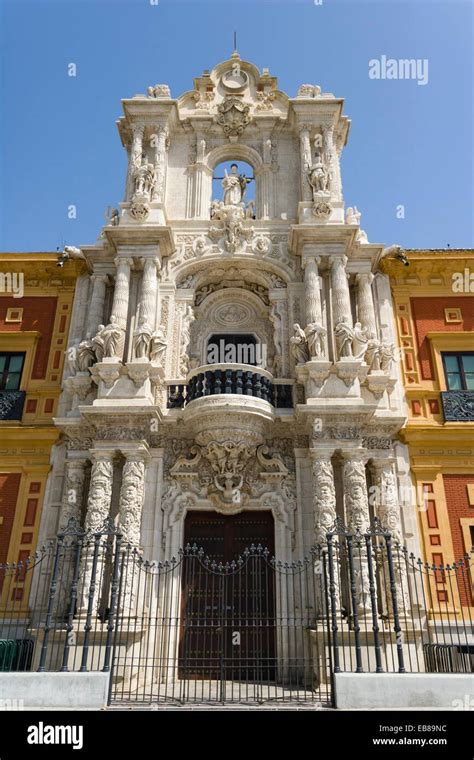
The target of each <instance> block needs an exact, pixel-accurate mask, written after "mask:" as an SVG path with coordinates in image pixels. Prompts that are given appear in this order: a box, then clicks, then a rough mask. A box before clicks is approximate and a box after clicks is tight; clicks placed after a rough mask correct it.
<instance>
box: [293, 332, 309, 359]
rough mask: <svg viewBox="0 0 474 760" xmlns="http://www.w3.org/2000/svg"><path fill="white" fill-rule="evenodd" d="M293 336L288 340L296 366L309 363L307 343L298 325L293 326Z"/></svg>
mask: <svg viewBox="0 0 474 760" xmlns="http://www.w3.org/2000/svg"><path fill="white" fill-rule="evenodd" d="M293 330H294V335H293V337H292V338H290V349H291V353H292V354H293V356H294V358H295V360H296V363H297V364H306V362H307V361H309V351H308V342H307V340H306V335H305V332H304V330H303V329H302V328H301V327H300V325H299V324H298V323H295V324H294V325H293Z"/></svg>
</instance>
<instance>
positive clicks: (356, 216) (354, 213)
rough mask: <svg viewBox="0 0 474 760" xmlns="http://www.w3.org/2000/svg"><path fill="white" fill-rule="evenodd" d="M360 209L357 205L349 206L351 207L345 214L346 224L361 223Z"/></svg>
mask: <svg viewBox="0 0 474 760" xmlns="http://www.w3.org/2000/svg"><path fill="white" fill-rule="evenodd" d="M361 216H362V215H361V213H360V211H358V210H357V206H354V208H352V206H349V208H348V209H347V211H346V216H345V222H346V224H360V217H361Z"/></svg>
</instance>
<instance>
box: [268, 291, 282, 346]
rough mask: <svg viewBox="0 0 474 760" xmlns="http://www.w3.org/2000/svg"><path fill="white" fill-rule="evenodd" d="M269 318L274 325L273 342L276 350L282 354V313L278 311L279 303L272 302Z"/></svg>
mask: <svg viewBox="0 0 474 760" xmlns="http://www.w3.org/2000/svg"><path fill="white" fill-rule="evenodd" d="M269 318H270V322H271V323H272V325H273V343H274V344H275V351H276V353H277V354H278V355H279V356H281V315H280V312H279V311H278V304H276V303H273V304H272V308H271V310H270V316H269Z"/></svg>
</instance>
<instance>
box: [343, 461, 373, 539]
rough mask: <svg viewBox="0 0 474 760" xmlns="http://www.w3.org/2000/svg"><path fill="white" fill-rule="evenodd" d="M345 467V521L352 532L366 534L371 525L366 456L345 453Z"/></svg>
mask: <svg viewBox="0 0 474 760" xmlns="http://www.w3.org/2000/svg"><path fill="white" fill-rule="evenodd" d="M343 456H344V466H343V481H344V507H345V514H344V517H345V521H346V524H347V527H348V528H349V530H351V531H354V532H355V531H360V532H361V533H366V531H367V530H368V528H369V525H370V514H369V495H368V492H367V479H366V473H365V461H366V454H365V453H364V452H345V453H344V455H343Z"/></svg>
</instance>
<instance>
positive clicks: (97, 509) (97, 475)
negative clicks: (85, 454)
mask: <svg viewBox="0 0 474 760" xmlns="http://www.w3.org/2000/svg"><path fill="white" fill-rule="evenodd" d="M113 476H114V466H113V455H112V453H110V452H106V453H105V452H97V453H94V454H93V455H92V470H91V482H90V486H89V498H88V500H87V514H86V522H85V529H86V532H87V533H89V534H94V533H97V531H99V530H101V528H102V527H103V524H104V522H105V520H106V519H107V518H108V517H109V515H110V504H111V500H112V481H113Z"/></svg>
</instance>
